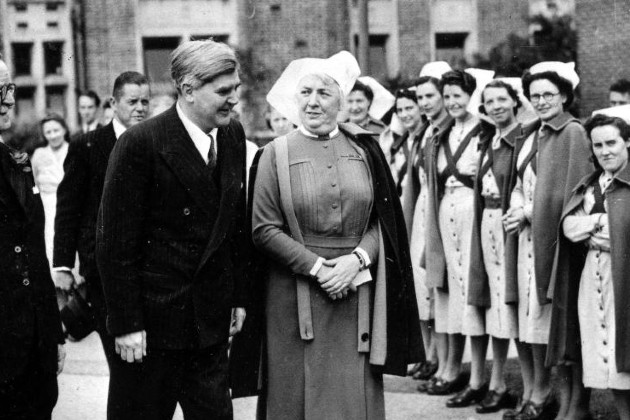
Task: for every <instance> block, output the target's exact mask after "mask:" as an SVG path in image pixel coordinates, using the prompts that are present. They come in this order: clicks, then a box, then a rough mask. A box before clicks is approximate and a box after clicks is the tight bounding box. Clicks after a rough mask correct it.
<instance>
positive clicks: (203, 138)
mask: <svg viewBox="0 0 630 420" xmlns="http://www.w3.org/2000/svg"><path fill="white" fill-rule="evenodd" d="M175 109H176V110H177V116H178V117H179V119H180V120H181V121H182V124H184V128H185V129H186V131H187V132H188V135H189V136H190V138H191V139H192V141H193V143H194V144H195V147H196V148H197V150H199V154H200V155H201V157H202V158H203V160H204V162H206V164H207V163H208V152H209V151H210V137H209V136H212V139H213V140H214V141H213V142H212V145H213V147H214V153H215V156H218V153H217V152H218V149H217V132H218V131H219V129H218V128H216V127H215V128H213V129H212V130H211V131H210V132H209V133H204V132H203V130H202V129H201V128H199V126H197V125H196V124H195V123H194V122H192V121H191V120H190V118H188V117H187V116H186V114H184V111H182V109H181V107H180V106H179V102H178V103H177V105H175Z"/></svg>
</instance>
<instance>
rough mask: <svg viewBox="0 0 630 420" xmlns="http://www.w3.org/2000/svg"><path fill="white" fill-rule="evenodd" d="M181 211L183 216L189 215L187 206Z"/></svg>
mask: <svg viewBox="0 0 630 420" xmlns="http://www.w3.org/2000/svg"><path fill="white" fill-rule="evenodd" d="M183 213H184V216H189V215H190V209H189V208H188V207H185V208H184V211H183Z"/></svg>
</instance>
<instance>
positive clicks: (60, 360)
mask: <svg viewBox="0 0 630 420" xmlns="http://www.w3.org/2000/svg"><path fill="white" fill-rule="evenodd" d="M65 362H66V349H65V347H64V346H63V344H59V345H58V346H57V375H59V374H60V373H61V372H62V371H63V365H64V363H65Z"/></svg>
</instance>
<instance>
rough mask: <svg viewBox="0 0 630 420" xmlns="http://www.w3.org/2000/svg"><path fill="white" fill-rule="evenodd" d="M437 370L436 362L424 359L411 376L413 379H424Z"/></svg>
mask: <svg viewBox="0 0 630 420" xmlns="http://www.w3.org/2000/svg"><path fill="white" fill-rule="evenodd" d="M437 370H438V364H437V363H436V362H429V361H426V362H424V363H423V364H422V366H421V367H420V369H418V370H417V371H416V372H415V373H414V374H413V375H412V376H413V379H420V380H425V379H429V378H430V377H432V376H433V375H435V372H437Z"/></svg>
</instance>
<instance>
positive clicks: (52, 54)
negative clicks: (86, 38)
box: [44, 42, 63, 75]
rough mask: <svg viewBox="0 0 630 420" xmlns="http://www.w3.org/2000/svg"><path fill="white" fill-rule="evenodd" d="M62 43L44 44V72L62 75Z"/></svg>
mask: <svg viewBox="0 0 630 420" xmlns="http://www.w3.org/2000/svg"><path fill="white" fill-rule="evenodd" d="M62 64H63V42H44V71H45V73H46V74H47V75H48V74H58V75H62V74H63V65H62Z"/></svg>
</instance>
